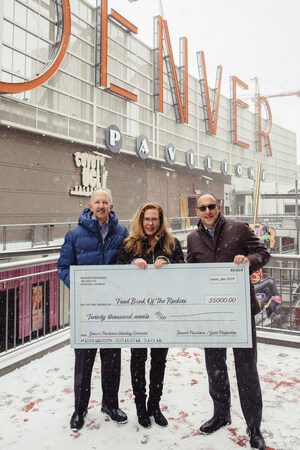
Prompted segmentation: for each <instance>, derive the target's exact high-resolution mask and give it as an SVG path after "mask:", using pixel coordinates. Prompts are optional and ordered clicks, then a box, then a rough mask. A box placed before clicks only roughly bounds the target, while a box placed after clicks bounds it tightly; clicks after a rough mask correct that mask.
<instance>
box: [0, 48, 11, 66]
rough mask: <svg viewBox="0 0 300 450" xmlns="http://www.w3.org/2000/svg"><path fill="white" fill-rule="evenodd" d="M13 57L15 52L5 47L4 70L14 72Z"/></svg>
mask: <svg viewBox="0 0 300 450" xmlns="http://www.w3.org/2000/svg"><path fill="white" fill-rule="evenodd" d="M12 55H13V52H12V50H11V49H10V48H8V47H6V46H3V53H2V66H3V69H6V70H9V71H11V70H12V58H13V57H12Z"/></svg>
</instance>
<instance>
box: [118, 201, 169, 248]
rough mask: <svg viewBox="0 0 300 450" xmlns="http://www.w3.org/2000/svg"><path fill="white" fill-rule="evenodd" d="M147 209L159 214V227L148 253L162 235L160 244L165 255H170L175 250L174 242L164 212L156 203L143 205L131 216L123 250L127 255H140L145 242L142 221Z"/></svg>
mask: <svg viewBox="0 0 300 450" xmlns="http://www.w3.org/2000/svg"><path fill="white" fill-rule="evenodd" d="M147 209H156V210H157V211H158V214H159V220H160V227H159V229H158V230H157V232H156V233H155V235H154V236H153V237H154V240H153V243H152V244H151V247H150V249H149V250H148V253H150V252H151V251H153V250H154V248H155V246H156V244H157V243H158V241H159V236H160V235H161V234H162V233H164V240H163V243H162V247H163V251H164V252H165V253H166V254H167V255H171V253H172V250H173V249H174V248H175V240H174V238H173V236H172V234H171V233H170V231H169V229H168V225H167V221H166V219H165V216H164V212H163V210H162V207H161V206H160V205H159V204H158V203H152V202H149V203H144V204H143V205H142V206H140V207H139V209H138V210H137V211H136V213H135V215H134V216H133V219H132V223H131V232H130V234H129V236H127V238H126V239H125V241H124V243H125V250H126V252H127V253H129V252H131V251H133V252H134V253H135V254H136V255H137V256H139V255H141V254H142V242H143V240H145V237H146V236H145V232H144V227H143V219H144V215H145V211H147Z"/></svg>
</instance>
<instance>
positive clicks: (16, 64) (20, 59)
mask: <svg viewBox="0 0 300 450" xmlns="http://www.w3.org/2000/svg"><path fill="white" fill-rule="evenodd" d="M13 72H14V74H17V75H20V76H24V75H25V55H22V54H21V53H19V52H16V51H14V52H13Z"/></svg>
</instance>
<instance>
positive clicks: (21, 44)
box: [14, 26, 26, 52]
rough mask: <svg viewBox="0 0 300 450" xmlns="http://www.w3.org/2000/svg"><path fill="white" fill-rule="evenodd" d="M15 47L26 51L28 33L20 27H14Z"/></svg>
mask: <svg viewBox="0 0 300 450" xmlns="http://www.w3.org/2000/svg"><path fill="white" fill-rule="evenodd" d="M14 47H15V48H18V49H20V50H23V52H25V48H26V33H25V31H24V30H22V29H21V28H18V27H16V26H15V27H14Z"/></svg>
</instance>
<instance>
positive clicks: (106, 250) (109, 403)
mask: <svg viewBox="0 0 300 450" xmlns="http://www.w3.org/2000/svg"><path fill="white" fill-rule="evenodd" d="M112 208H113V204H112V197H111V192H110V190H109V189H104V188H99V189H96V190H95V191H94V192H93V195H92V197H91V201H90V203H89V205H88V208H86V209H84V211H83V212H82V213H81V215H80V217H79V221H78V226H77V227H76V228H73V229H72V230H70V231H69V232H68V233H67V234H66V237H65V241H64V244H63V245H62V247H61V251H60V258H59V260H58V262H57V268H58V275H59V277H60V279H61V280H62V281H63V282H64V283H65V285H66V286H67V287H68V288H70V266H72V265H106V264H114V263H115V261H116V257H117V251H118V248H119V246H120V245H121V243H122V242H123V240H124V238H125V237H126V236H127V235H128V231H127V229H126V228H125V227H124V226H123V225H120V224H119V223H118V217H117V215H116V213H115V212H114V211H113V210H112ZM96 353H97V349H75V373H74V394H75V411H74V413H73V415H72V417H71V421H70V427H71V429H73V430H79V429H80V428H82V426H83V424H84V417H85V416H86V414H87V409H88V404H89V399H90V393H91V376H92V370H93V365H94V361H95V356H96ZM100 358H101V379H102V383H101V384H102V393H103V397H102V408H101V411H102V412H104V413H106V414H108V415H109V416H110V417H111V419H112V420H115V421H116V422H118V423H125V422H127V416H126V414H125V413H124V412H123V411H122V410H121V409H119V406H118V391H119V385H120V373H121V349H107V348H105V349H100Z"/></svg>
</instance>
